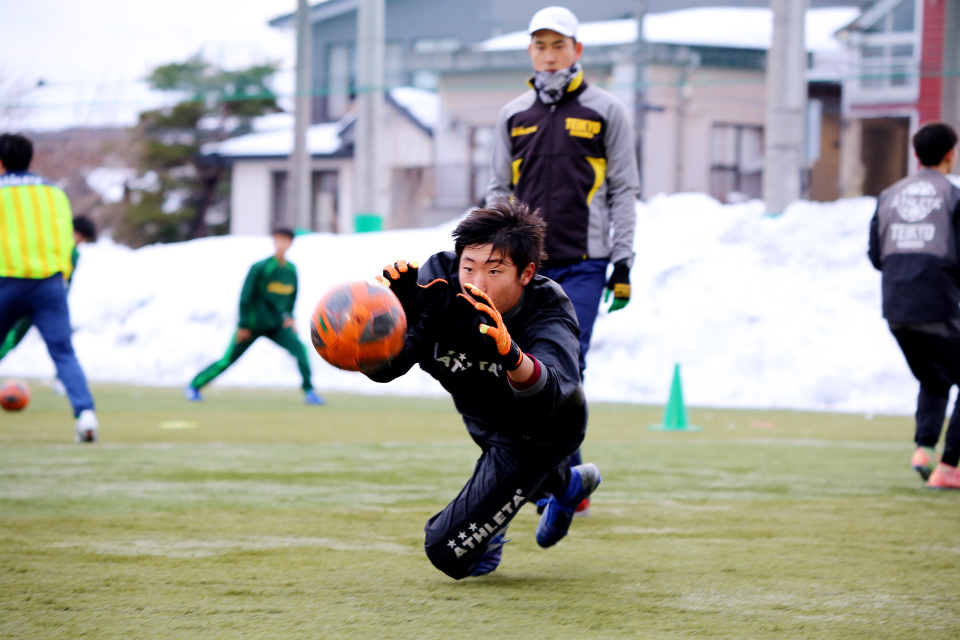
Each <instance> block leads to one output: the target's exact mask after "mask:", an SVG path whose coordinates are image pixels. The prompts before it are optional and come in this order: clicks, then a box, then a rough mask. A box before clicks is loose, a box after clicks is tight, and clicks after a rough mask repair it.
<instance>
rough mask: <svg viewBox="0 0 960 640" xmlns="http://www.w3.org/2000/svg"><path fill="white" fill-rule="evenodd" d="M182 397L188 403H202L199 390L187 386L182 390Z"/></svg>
mask: <svg viewBox="0 0 960 640" xmlns="http://www.w3.org/2000/svg"><path fill="white" fill-rule="evenodd" d="M183 395H184V397H186V399H187V400H189V401H190V402H203V396H201V395H200V389H197V388H196V387H191V386H190V385H187V386H185V387H184V388H183Z"/></svg>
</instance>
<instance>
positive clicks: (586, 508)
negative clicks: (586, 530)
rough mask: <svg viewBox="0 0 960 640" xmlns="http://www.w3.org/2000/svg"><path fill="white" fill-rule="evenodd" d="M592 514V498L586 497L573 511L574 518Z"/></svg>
mask: <svg viewBox="0 0 960 640" xmlns="http://www.w3.org/2000/svg"><path fill="white" fill-rule="evenodd" d="M589 515H590V498H584V499H583V500H581V501H580V504H578V505H577V510H576V511H574V512H573V517H574V518H586V517H587V516H589Z"/></svg>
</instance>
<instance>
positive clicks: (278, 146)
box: [200, 87, 440, 159]
mask: <svg viewBox="0 0 960 640" xmlns="http://www.w3.org/2000/svg"><path fill="white" fill-rule="evenodd" d="M386 97H387V104H390V105H391V106H392V107H393V108H395V109H397V111H398V112H399V113H401V114H402V115H404V116H406V117H407V118H409V119H410V120H411V121H412V122H413V123H414V124H415V125H417V126H418V127H419V128H420V129H422V130H423V131H424V133H426V134H427V135H430V134H431V133H432V131H433V127H434V126H435V125H436V123H437V119H438V117H439V112H440V100H439V97H438V96H437V95H436V94H435V93H433V92H431V91H424V90H422V89H415V88H413V87H398V88H396V89H391V90H390V91H389V92H388V93H387V96H386ZM354 120H355V116H354V114H353V113H348V114H347V115H345V116H344V117H343V118H341V119H340V120H339V121H337V122H325V123H322V124H315V125H312V126H311V127H310V128H309V129H308V130H307V152H308V153H309V154H310V155H311V156H335V155H343V154H345V153H346V152H347V149H346V148H345V147H346V143H345V140H344V139H345V138H347V137H348V136H346V135H344V134H345V133H346V132H347V130H348V129H349V128H350V127H352V126H353V123H354ZM293 126H294V118H293V114H291V113H274V114H269V115H266V116H261V117H260V118H257V119H256V120H254V122H253V132H252V133H248V134H246V135H242V136H237V137H236V138H230V139H228V140H224V141H222V142H210V143H207V144H205V145H203V147H201V149H200V153H202V154H203V155H218V156H221V157H224V158H234V159H235V158H286V157H287V156H289V155H290V154H291V153H292V152H293Z"/></svg>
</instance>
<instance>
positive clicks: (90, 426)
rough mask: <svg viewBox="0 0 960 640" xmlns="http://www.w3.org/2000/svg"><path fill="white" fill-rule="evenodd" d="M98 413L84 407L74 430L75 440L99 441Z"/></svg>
mask: <svg viewBox="0 0 960 640" xmlns="http://www.w3.org/2000/svg"><path fill="white" fill-rule="evenodd" d="M98 426H99V425H98V423H97V414H95V413H94V412H93V409H84V410H83V411H81V412H80V415H79V416H77V426H76V428H75V429H74V431H73V441H74V442H77V443H80V442H96V441H97V427H98Z"/></svg>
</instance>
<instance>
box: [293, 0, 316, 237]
mask: <svg viewBox="0 0 960 640" xmlns="http://www.w3.org/2000/svg"><path fill="white" fill-rule="evenodd" d="M296 23H297V76H296V95H295V97H294V123H293V154H292V155H291V156H290V173H289V178H290V179H289V185H290V189H289V190H288V191H287V194H288V203H289V206H288V211H287V214H286V218H287V222H288V223H290V224H291V225H292V226H294V227H300V228H302V229H311V230H312V229H313V220H311V218H312V216H311V213H312V212H311V211H310V199H311V198H310V196H311V193H310V192H311V191H312V188H313V185H312V182H313V181H312V175H311V171H310V151H309V149H307V129H309V128H310V119H311V101H312V95H313V91H312V87H311V78H310V76H311V75H312V74H311V71H310V69H311V66H312V65H311V64H310V56H311V49H312V47H311V37H310V36H311V30H312V28H311V25H310V7H309V6H308V5H307V0H297V14H296Z"/></svg>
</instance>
